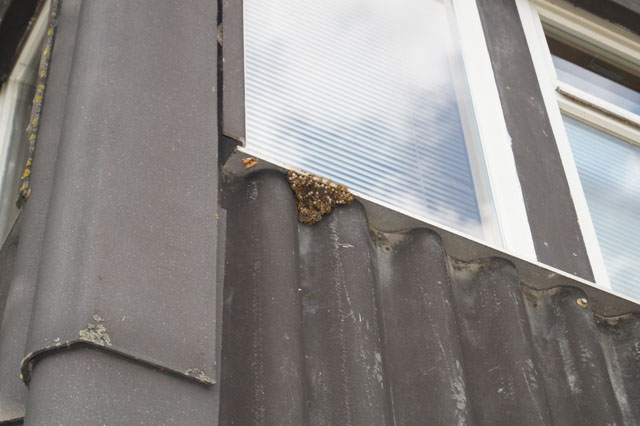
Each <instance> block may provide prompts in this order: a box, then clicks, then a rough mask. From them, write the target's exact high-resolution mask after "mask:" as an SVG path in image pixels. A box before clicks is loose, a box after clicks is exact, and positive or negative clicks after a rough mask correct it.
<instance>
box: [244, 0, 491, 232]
mask: <svg viewBox="0 0 640 426" xmlns="http://www.w3.org/2000/svg"><path fill="white" fill-rule="evenodd" d="M449 18H450V16H449V14H448V12H447V8H446V4H443V3H441V2H439V1H435V0H395V1H382V0H340V1H338V0H323V1H317V0H273V1H269V2H265V1H260V0H245V1H244V32H245V35H244V36H245V80H246V81H245V92H246V94H245V96H246V136H247V148H248V149H249V150H250V151H251V152H252V153H255V155H258V156H262V157H263V158H265V159H268V160H272V161H276V162H279V163H284V164H286V165H288V166H292V167H296V168H300V169H303V170H306V171H310V172H312V173H316V174H319V175H321V176H323V177H326V178H330V179H333V180H335V181H337V182H340V183H343V184H346V185H347V186H349V187H350V188H351V189H353V190H355V191H357V192H359V193H361V194H363V195H366V196H368V197H369V198H372V199H374V200H378V201H381V202H385V203H387V204H391V205H393V206H397V207H398V208H400V209H403V210H404V211H407V212H408V213H410V214H414V215H417V216H419V217H426V218H428V219H432V220H434V221H436V222H439V223H441V224H444V225H447V226H451V227H454V228H456V229H459V230H461V231H463V232H466V233H469V234H472V235H475V236H478V237H482V235H483V228H482V219H481V215H480V211H479V207H478V204H479V201H478V195H477V192H478V191H477V188H476V185H474V178H473V174H472V168H471V166H470V163H469V158H468V154H467V143H468V142H467V141H466V140H465V131H466V133H467V139H470V136H469V133H473V132H474V131H475V128H474V127H473V126H472V125H471V126H470V125H469V123H470V122H471V120H472V118H470V117H465V118H464V119H462V118H461V114H460V111H459V102H461V103H464V107H465V108H468V106H469V103H468V98H467V97H466V93H465V87H466V85H465V82H464V81H461V79H460V78H454V75H463V72H462V70H461V69H457V68H456V67H454V66H453V65H452V64H456V63H457V61H459V56H458V55H459V52H458V48H457V46H456V43H455V40H454V37H453V36H452V34H453V30H452V26H451V25H450V19H449ZM469 129H471V130H469ZM481 202H484V200H481Z"/></svg>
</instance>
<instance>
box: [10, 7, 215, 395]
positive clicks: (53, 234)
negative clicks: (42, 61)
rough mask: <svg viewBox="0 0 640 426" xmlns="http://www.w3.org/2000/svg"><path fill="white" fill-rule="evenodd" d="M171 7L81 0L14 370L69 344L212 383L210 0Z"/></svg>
mask: <svg viewBox="0 0 640 426" xmlns="http://www.w3.org/2000/svg"><path fill="white" fill-rule="evenodd" d="M180 4H181V3H180V2H177V1H172V2H162V3H157V2H151V1H148V0H147V1H141V2H134V3H131V2H100V1H83V2H82V5H81V7H80V12H79V18H78V22H79V24H78V28H77V33H76V34H77V37H76V43H75V46H74V52H73V64H72V66H71V69H70V73H69V81H70V85H69V90H68V93H67V94H66V96H67V104H66V105H67V108H66V110H65V115H64V119H63V124H62V131H61V141H62V142H61V145H60V148H59V150H58V157H57V163H56V173H55V176H54V178H53V183H52V185H53V186H52V193H51V203H50V206H49V214H48V218H47V230H46V235H45V239H44V243H43V246H42V253H43V254H42V262H41V264H40V272H39V278H38V283H37V290H36V293H35V298H34V307H33V316H32V323H31V334H30V336H29V339H28V342H27V354H28V355H27V357H26V359H25V368H24V369H23V371H24V372H25V373H28V372H29V371H30V369H29V368H28V367H29V364H30V361H31V360H32V357H33V355H34V354H37V353H48V352H49V351H50V350H52V349H56V348H58V344H61V345H66V344H75V343H76V342H79V341H80V342H89V343H93V344H96V345H97V346H100V347H104V348H110V349H111V350H114V351H116V352H118V353H121V354H123V355H126V356H129V357H131V358H134V359H139V360H140V361H142V362H147V363H149V364H152V365H158V366H162V367H163V368H165V369H167V370H171V371H173V372H175V373H177V374H182V375H184V376H186V377H190V378H192V379H194V380H197V381H201V382H203V383H212V381H213V377H214V362H215V351H214V348H215V318H216V317H215V297H216V295H215V287H216V286H215V279H216V274H215V269H216V268H215V264H216V255H215V246H216V219H215V214H216V210H217V191H216V189H217V157H216V155H217V152H216V148H215V145H212V144H211V138H212V137H215V136H212V135H216V134H217V128H216V122H215V120H211V117H212V116H215V106H216V96H215V94H214V93H213V92H212V91H211V90H210V89H207V90H203V87H209V88H211V87H214V86H215V84H216V73H215V55H214V54H211V55H206V54H203V52H208V51H209V49H215V45H212V44H211V43H210V41H211V40H215V37H216V31H215V26H212V25H210V23H211V22H213V21H215V17H216V4H215V3H211V2H204V1H201V2H195V3H194V4H191V5H190V7H189V8H185V7H179V6H180ZM65 6H66V4H63V9H64V8H65ZM160 22H162V25H160V24H159V23H160ZM189 28H199V31H197V32H195V33H194V32H192V31H187V29H189ZM214 52H215V50H213V51H212V53H214ZM186 74H189V78H184V76H185V75H186ZM212 109H213V112H212ZM212 114H213V115H212ZM193 224H199V226H193ZM96 318H101V319H102V321H99V320H97V319H96ZM98 323H101V324H102V326H103V327H105V328H106V331H105V332H100V331H99V329H100V325H99V324H98ZM92 327H93V328H92ZM106 334H108V336H109V339H106V337H105V335H106ZM184 348H188V350H185V349H184ZM24 379H25V381H26V382H28V381H29V377H28V375H25V377H24Z"/></svg>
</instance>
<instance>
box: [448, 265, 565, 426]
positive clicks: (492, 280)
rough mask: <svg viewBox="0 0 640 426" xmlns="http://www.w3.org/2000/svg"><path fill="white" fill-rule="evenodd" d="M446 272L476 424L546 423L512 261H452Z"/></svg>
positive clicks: (541, 388)
mask: <svg viewBox="0 0 640 426" xmlns="http://www.w3.org/2000/svg"><path fill="white" fill-rule="evenodd" d="M451 276H452V279H453V293H454V297H455V301H456V306H457V309H458V313H459V316H460V325H461V327H460V328H461V338H462V352H463V354H464V361H465V362H464V366H465V374H466V378H467V390H468V393H469V395H471V398H470V399H471V406H472V412H473V415H474V417H475V420H476V421H477V423H478V424H482V425H485V424H486V425H492V426H501V425H504V426H511V425H516V424H517V425H523V426H524V425H532V426H533V425H536V426H540V425H551V424H552V423H551V420H550V415H549V408H548V405H547V400H546V397H545V393H544V389H543V387H542V383H541V382H540V380H541V377H540V373H539V372H538V370H537V368H536V364H535V354H534V348H533V343H532V338H531V331H530V329H529V324H528V320H527V313H526V311H525V306H524V302H523V298H522V291H521V289H520V283H519V280H518V277H517V275H516V271H515V268H514V267H513V265H512V264H511V263H509V262H507V261H505V260H502V259H487V260H484V261H479V262H475V263H470V264H463V263H457V262H454V263H453V264H452V265H451Z"/></svg>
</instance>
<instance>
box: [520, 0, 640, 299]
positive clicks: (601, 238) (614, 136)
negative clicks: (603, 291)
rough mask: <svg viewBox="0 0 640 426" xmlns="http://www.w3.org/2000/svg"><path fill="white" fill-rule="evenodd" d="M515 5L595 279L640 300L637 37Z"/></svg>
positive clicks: (551, 8)
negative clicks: (543, 97)
mask: <svg viewBox="0 0 640 426" xmlns="http://www.w3.org/2000/svg"><path fill="white" fill-rule="evenodd" d="M525 3H526V2H520V4H519V7H520V9H521V17H522V19H523V24H524V26H525V31H526V32H528V33H527V38H528V42H529V44H530V48H531V51H532V56H533V58H534V63H535V66H536V71H537V73H538V75H539V78H540V85H541V88H542V90H543V93H545V92H546V93H545V94H546V96H545V97H546V99H545V101H546V104H547V107H548V109H549V115H550V118H551V120H552V125H553V127H554V133H555V135H556V139H557V141H558V145H559V148H560V151H561V154H562V155H563V162H564V164H565V169H566V173H567V177H568V180H569V181H570V184H571V186H572V195H573V198H574V201H575V203H576V208H577V211H578V217H579V220H580V224H581V228H582V232H583V235H584V238H585V241H586V242H587V249H588V251H589V258H590V262H591V264H592V267H593V269H594V275H595V277H596V284H598V285H599V286H601V287H604V288H607V289H609V290H611V291H613V292H615V293H618V294H620V295H622V296H624V297H626V298H629V299H632V300H636V301H638V300H640V279H639V277H640V264H638V262H637V257H638V253H639V252H640V185H639V182H640V37H638V36H636V35H633V34H631V33H627V32H625V31H624V30H622V29H620V28H616V27H613V26H612V25H610V24H608V23H606V22H604V21H602V20H600V19H599V18H597V17H593V16H590V15H588V14H587V13H586V12H584V13H583V12H579V15H575V10H576V9H575V8H572V7H570V6H563V4H562V3H554V4H550V3H547V2H546V1H536V2H535V6H534V7H530V6H529V5H528V4H525Z"/></svg>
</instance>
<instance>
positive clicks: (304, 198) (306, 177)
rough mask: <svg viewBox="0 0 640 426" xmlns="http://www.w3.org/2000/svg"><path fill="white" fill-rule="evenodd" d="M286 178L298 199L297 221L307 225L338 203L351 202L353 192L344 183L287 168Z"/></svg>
mask: <svg viewBox="0 0 640 426" xmlns="http://www.w3.org/2000/svg"><path fill="white" fill-rule="evenodd" d="M287 180H288V181H289V185H291V189H292V190H293V192H294V193H295V194H296V198H297V199H298V221H300V222H301V223H304V224H307V225H313V224H314V223H317V222H320V221H321V220H322V216H324V215H325V214H327V213H330V212H331V210H332V209H333V208H334V207H335V206H336V205H340V204H351V203H352V202H353V194H352V193H351V192H350V191H349V188H347V187H346V186H344V185H341V184H337V183H334V182H331V180H329V179H324V178H322V177H320V176H316V175H314V174H311V173H304V172H297V171H293V170H289V172H287Z"/></svg>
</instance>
